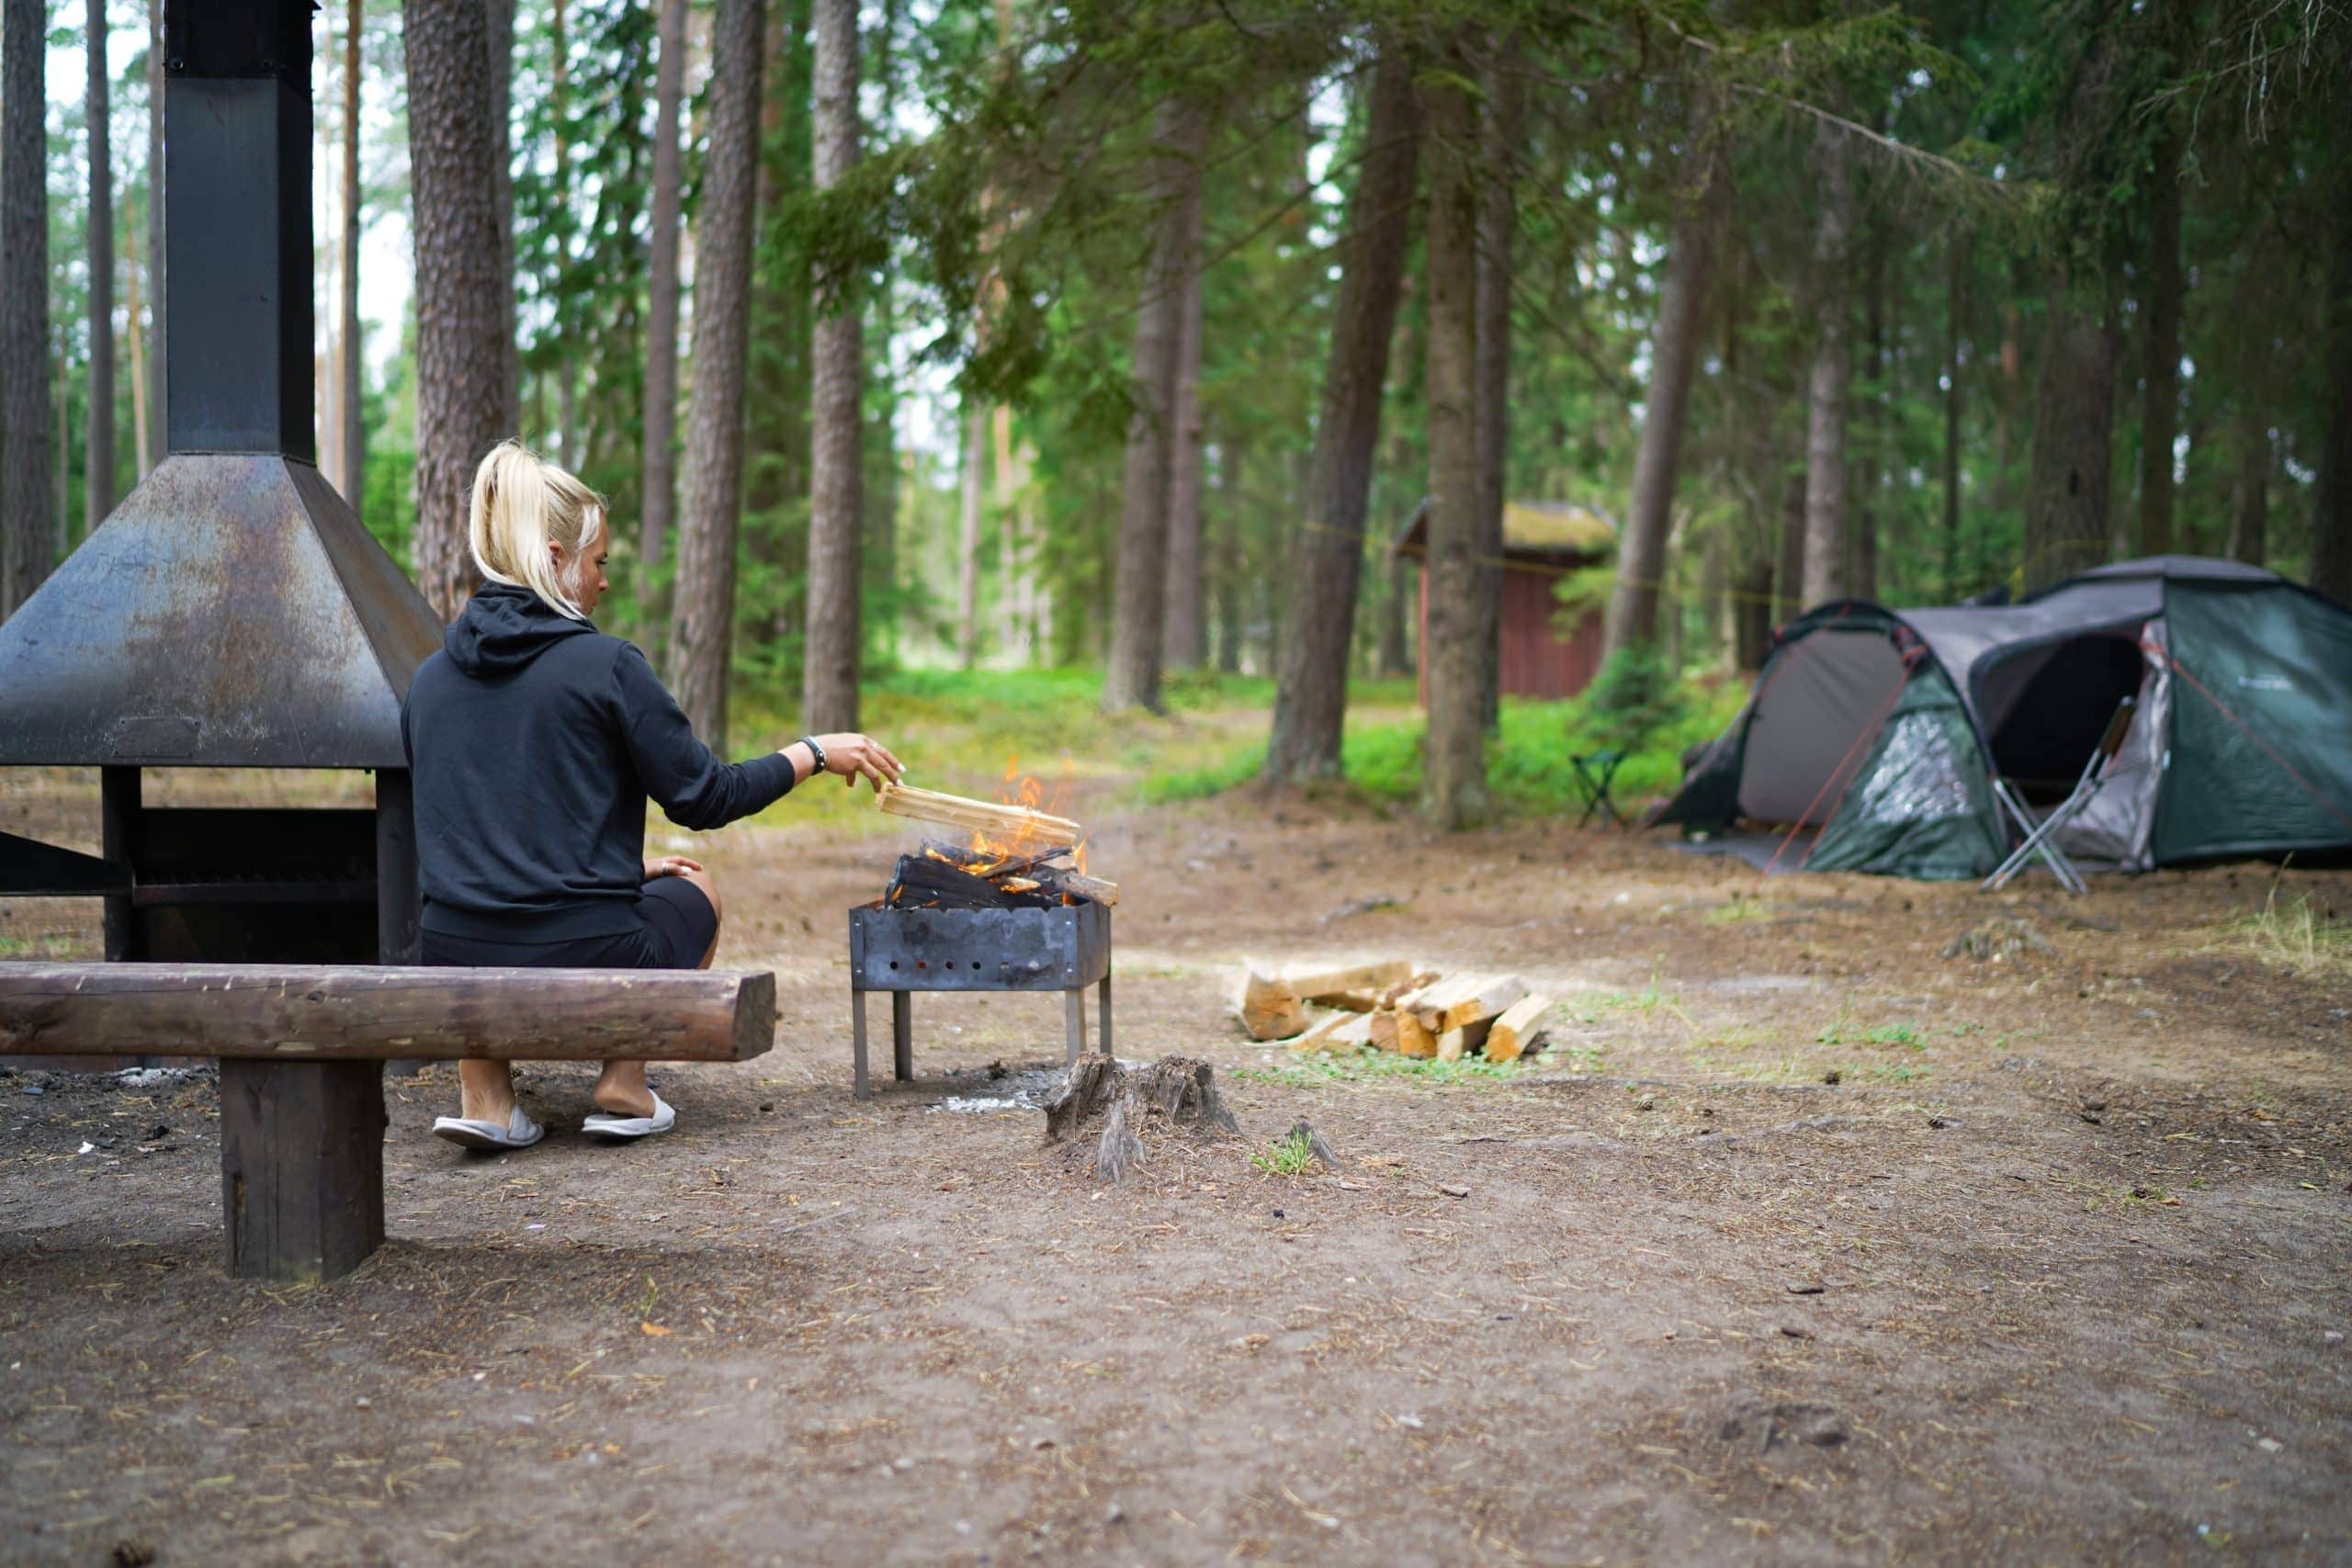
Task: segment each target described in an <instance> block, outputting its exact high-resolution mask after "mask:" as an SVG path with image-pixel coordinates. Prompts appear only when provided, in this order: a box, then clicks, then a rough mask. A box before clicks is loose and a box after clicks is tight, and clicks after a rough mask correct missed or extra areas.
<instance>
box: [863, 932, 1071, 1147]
mask: <svg viewBox="0 0 2352 1568" xmlns="http://www.w3.org/2000/svg"><path fill="white" fill-rule="evenodd" d="M849 971H850V981H849V984H850V1001H851V1006H852V1007H853V1009H854V1016H853V1018H852V1020H851V1030H852V1032H851V1048H852V1050H853V1052H854V1066H855V1069H856V1075H857V1098H858V1099H860V1100H864V1099H866V1098H867V1097H868V1096H869V1095H871V1094H872V1093H873V1088H872V1086H871V1084H870V1083H869V1082H868V1081H867V1078H866V1069H865V994H866V993H867V992H868V991H888V992H889V993H890V1066H891V1076H892V1077H895V1078H897V1079H899V1081H901V1082H904V1081H905V1080H906V1079H908V1078H911V1077H914V1035H913V1019H912V1011H913V1008H912V1003H913V993H914V992H916V991H1059V992H1061V993H1062V998H1063V1002H1062V1009H1063V1046H1064V1054H1065V1055H1066V1056H1067V1057H1068V1059H1069V1061H1071V1062H1073V1063H1074V1062H1076V1061H1077V1060H1078V1058H1079V1054H1080V1052H1081V1051H1083V1050H1084V1049H1085V1048H1086V987H1089V986H1093V987H1098V989H1097V999H1098V1002H1099V1006H1098V1008H1097V1011H1098V1012H1099V1014H1100V1015H1101V1016H1100V1020H1099V1021H1100V1026H1101V1029H1102V1050H1103V1055H1106V1056H1107V1055H1111V908H1110V906H1109V905H1107V904H1097V903H1091V902H1080V903H1070V904H1063V905H1060V906H1057V907H1056V908H1001V909H962V908H927V907H916V908H905V907H901V906H898V905H893V904H889V903H887V902H886V903H880V904H861V905H858V906H857V907H856V908H853V909H851V910H850V912H849Z"/></svg>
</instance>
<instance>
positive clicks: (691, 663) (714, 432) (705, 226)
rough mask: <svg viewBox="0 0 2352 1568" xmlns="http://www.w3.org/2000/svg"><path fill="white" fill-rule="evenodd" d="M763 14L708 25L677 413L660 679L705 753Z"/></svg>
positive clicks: (739, 427) (759, 4)
mask: <svg viewBox="0 0 2352 1568" xmlns="http://www.w3.org/2000/svg"><path fill="white" fill-rule="evenodd" d="M765 9H766V8H765V6H764V5H763V0H720V3H719V6H718V12H717V14H716V16H715V17H714V18H713V21H712V26H711V40H710V41H711V72H710V108H709V120H710V136H709V141H708V149H709V150H708V152H707V154H706V155H705V160H704V164H703V177H702V197H701V205H700V208H699V209H698V211H697V212H696V214H695V323H694V366H695V386H694V398H693V400H692V402H691V403H690V404H689V406H688V408H687V411H686V473H685V491H684V506H683V508H682V510H681V513H680V526H679V529H678V575H677V590H676V596H675V605H674V608H673V612H672V616H671V626H670V671H671V673H670V681H671V684H672V685H673V687H674V688H675V690H676V693H677V698H678V705H679V706H681V707H682V708H684V710H685V713H686V716H687V718H688V719H690V720H691V721H692V722H693V724H694V727H695V731H696V733H698V734H700V735H702V736H703V737H705V738H706V739H707V740H709V741H710V742H711V743H712V744H714V745H717V744H719V743H721V742H722V741H723V740H724V738H725V736H726V734H727V684H728V673H729V656H730V650H731V649H732V644H733V632H734V619H735V538H736V529H737V523H738V516H739V513H740V512H741V506H742V497H743V379H744V366H745V355H746V351H747V349H748V346H749V338H750V322H751V300H752V279H751V272H752V223H753V220H754V219H755V217H756V216H757V214H756V211H755V209H756V206H757V190H758V179H759V171H758V163H759V149H760V139H759V131H760V71H761V65H762V62H763V57H764V55H765V53H766V51H765V49H764V48H763V35H764V33H765V30H766V16H765Z"/></svg>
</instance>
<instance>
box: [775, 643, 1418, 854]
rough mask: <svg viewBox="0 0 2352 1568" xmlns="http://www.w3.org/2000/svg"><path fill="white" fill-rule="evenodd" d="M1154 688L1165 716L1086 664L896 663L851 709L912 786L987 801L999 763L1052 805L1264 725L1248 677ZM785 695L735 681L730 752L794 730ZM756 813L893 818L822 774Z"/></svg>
mask: <svg viewBox="0 0 2352 1568" xmlns="http://www.w3.org/2000/svg"><path fill="white" fill-rule="evenodd" d="M1396 684H1397V683H1396V682H1369V683H1367V684H1366V685H1365V686H1364V687H1363V688H1362V689H1361V690H1359V691H1358V692H1357V693H1356V694H1355V700H1356V701H1359V702H1377V701H1381V700H1385V699H1387V698H1390V697H1392V696H1393V695H1394V693H1393V691H1392V690H1391V688H1392V687H1394V686H1395V685H1396ZM1165 695H1166V698H1167V706H1168V712H1167V713H1166V714H1165V715H1159V714H1147V713H1131V714H1121V715H1118V716H1105V715H1104V714H1103V711H1102V700H1103V673H1102V671H1100V670H1097V669H1091V668H1073V669H1064V670H975V671H961V670H901V671H893V672H891V673H888V674H886V675H882V676H879V677H877V678H876V679H875V680H873V681H872V682H868V683H867V684H866V686H865V689H864V691H863V693H862V694H861V707H862V712H861V714H860V716H859V717H860V722H861V723H862V724H863V726H864V727H865V729H866V730H867V731H868V732H869V733H871V734H873V735H874V736H875V737H876V738H877V739H880V740H881V741H882V742H883V744H885V745H887V746H888V747H889V748H890V749H891V750H892V751H894V752H895V753H897V755H898V757H899V761H902V762H903V763H905V764H906V768H907V779H908V782H909V783H910V784H920V785H922V786H923V787H924V788H927V789H940V790H946V791H949V792H950V793H953V794H957V795H976V796H978V797H980V798H982V799H989V800H993V799H997V798H999V797H1000V796H1001V795H1003V794H1004V793H1005V780H1006V774H1007V772H1008V770H1011V771H1012V772H1013V773H1016V774H1034V775H1035V776H1036V778H1037V779H1038V780H1039V782H1040V783H1041V784H1043V785H1044V786H1045V793H1046V801H1045V804H1046V807H1047V808H1048V809H1052V808H1053V807H1054V805H1055V796H1056V793H1057V791H1061V792H1064V793H1067V792H1068V790H1069V787H1070V786H1071V785H1073V784H1080V783H1084V784H1087V785H1089V788H1090V795H1092V794H1093V793H1094V786H1097V785H1099V784H1102V783H1103V782H1104V781H1115V782H1116V784H1117V785H1118V791H1117V793H1118V795H1120V796H1121V797H1123V798H1139V797H1141V796H1142V795H1143V793H1144V791H1143V784H1144V781H1148V780H1152V779H1156V778H1158V777H1159V776H1160V775H1162V774H1164V773H1170V772H1178V773H1181V772H1182V771H1184V770H1185V769H1187V768H1190V767H1196V766H1198V765H1200V762H1201V760H1202V759H1203V758H1204V756H1206V757H1209V758H1212V759H1214V760H1216V761H1230V758H1231V755H1232V752H1233V750H1234V749H1235V739H1236V737H1237V736H1240V735H1251V736H1255V735H1262V734H1263V733H1264V719H1263V717H1262V716H1263V715H1264V714H1265V713H1266V712H1267V711H1268V710H1270V709H1271V708H1272V705H1273V699H1274V689H1273V682H1272V681H1271V680H1266V679H1262V678H1259V677H1253V676H1240V675H1219V674H1216V673H1215V672H1202V671H1185V672H1183V673H1181V674H1178V675H1174V676H1171V677H1170V680H1169V682H1168V684H1167V687H1166V689H1165ZM1408 696H1409V693H1408ZM796 709H797V703H796V702H795V701H794V700H793V695H792V694H788V693H784V692H776V691H769V690H765V689H762V688H752V689H739V690H738V691H737V692H736V694H735V711H734V718H733V721H732V723H731V724H730V726H729V728H730V729H731V731H732V749H733V750H734V751H735V752H737V753H738V754H741V753H742V752H747V751H750V750H753V749H755V748H757V747H762V746H775V745H780V744H782V743H784V742H785V741H787V740H789V739H792V738H793V737H794V736H795V735H797V734H798V733H799V730H798V728H797V712H796ZM763 820H768V821H773V822H776V823H805V822H809V821H811V820H818V821H823V822H825V823H826V824H827V825H828V826H829V827H842V826H847V827H849V828H851V829H857V828H860V827H863V828H865V829H869V830H871V831H873V832H876V833H894V832H897V831H898V830H899V829H901V828H902V827H903V826H904V824H903V823H902V822H899V820H897V819H896V818H886V817H883V816H882V815H881V814H880V813H878V812H876V811H875V810H874V809H873V804H872V797H871V796H870V795H867V794H866V792H865V791H864V790H863V789H861V790H859V791H857V792H856V793H855V794H854V795H853V794H851V793H850V792H849V791H847V790H844V789H843V788H842V787H841V785H840V784H837V783H832V782H830V781H828V782H825V783H822V784H810V785H808V786H806V787H804V789H803V790H801V791H799V792H797V793H796V795H795V797H794V798H791V799H787V800H786V801H782V802H779V803H778V804H777V805H775V806H774V807H770V808H769V812H768V813H767V814H766V815H765V816H764V817H763Z"/></svg>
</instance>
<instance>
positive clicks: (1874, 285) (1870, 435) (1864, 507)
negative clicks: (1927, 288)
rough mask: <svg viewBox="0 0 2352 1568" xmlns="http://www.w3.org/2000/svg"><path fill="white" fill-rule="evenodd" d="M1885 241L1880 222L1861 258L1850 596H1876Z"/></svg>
mask: <svg viewBox="0 0 2352 1568" xmlns="http://www.w3.org/2000/svg"><path fill="white" fill-rule="evenodd" d="M1886 246H1887V240H1886V233H1885V231H1884V230H1883V228H1882V229H1881V230H1880V231H1878V232H1877V233H1875V234H1873V235H1872V236H1871V245H1870V259H1869V261H1868V262H1867V263H1866V264H1864V265H1865V274H1866V281H1865V283H1864V285H1863V288H1864V299H1865V303H1864V305H1863V311H1864V315H1863V324H1862V355H1863V365H1864V367H1865V372H1866V374H1867V375H1868V377H1869V380H1870V386H1869V389H1868V391H1867V394H1866V400H1865V401H1864V403H1863V405H1862V420H1863V423H1862V438H1861V452H1860V464H1859V467H1860V470H1861V495H1860V498H1859V503H1858V504H1857V505H1856V506H1855V507H1854V523H1853V527H1852V528H1851V530H1849V538H1848V540H1847V545H1848V550H1847V560H1848V562H1849V566H1848V569H1847V572H1846V592H1847V593H1848V594H1849V595H1850V596H1851V597H1853V598H1856V599H1876V598H1877V597H1878V596H1879V588H1878V550H1879V537H1878V535H1879V509H1880V508H1881V507H1883V506H1884V505H1885V504H1886V495H1887V484H1886V447H1887V436H1888V431H1887V424H1888V421H1887V410H1888V409H1889V407H1890V406H1891V405H1892V404H1893V402H1894V399H1893V397H1892V396H1891V395H1890V394H1891V391H1892V389H1891V388H1889V386H1888V385H1887V359H1886Z"/></svg>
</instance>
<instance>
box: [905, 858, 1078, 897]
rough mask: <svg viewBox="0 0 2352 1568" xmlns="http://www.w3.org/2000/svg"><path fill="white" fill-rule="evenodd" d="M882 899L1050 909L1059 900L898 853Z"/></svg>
mask: <svg viewBox="0 0 2352 1568" xmlns="http://www.w3.org/2000/svg"><path fill="white" fill-rule="evenodd" d="M1033 886H1034V885H1033ZM882 901H883V902H884V903H886V904H890V905H894V906H900V907H908V908H933V909H1050V908H1055V907H1056V906H1057V905H1058V904H1060V903H1061V900H1060V899H1059V898H1058V897H1046V896H1045V895H1044V894H1042V893H1035V892H1021V891H1017V890H1015V889H1012V888H1010V887H1007V886H1004V885H1003V884H1002V883H1001V882H998V881H995V880H992V879H990V878H989V877H985V876H975V875H973V874H971V873H970V872H968V871H965V870H962V869H960V868H959V867H956V866H952V865H949V864H948V863H946V862H945V861H943V860H939V859H936V858H934V857H933V856H931V855H900V856H899V869H898V873H897V874H895V875H893V876H892V877H891V878H890V886H889V888H888V891H887V892H885V893H884V894H883V895H882Z"/></svg>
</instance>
